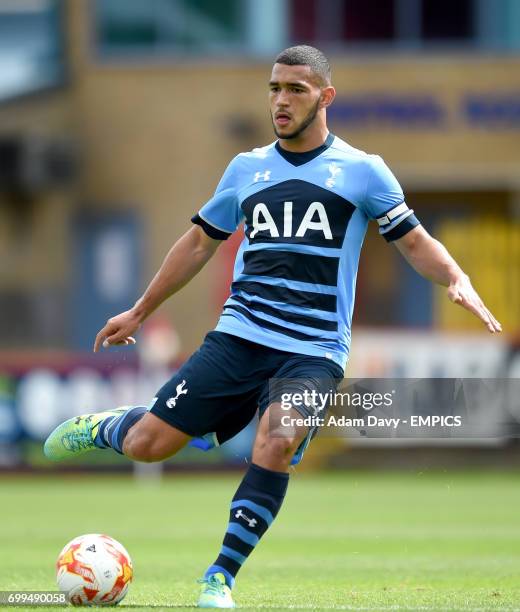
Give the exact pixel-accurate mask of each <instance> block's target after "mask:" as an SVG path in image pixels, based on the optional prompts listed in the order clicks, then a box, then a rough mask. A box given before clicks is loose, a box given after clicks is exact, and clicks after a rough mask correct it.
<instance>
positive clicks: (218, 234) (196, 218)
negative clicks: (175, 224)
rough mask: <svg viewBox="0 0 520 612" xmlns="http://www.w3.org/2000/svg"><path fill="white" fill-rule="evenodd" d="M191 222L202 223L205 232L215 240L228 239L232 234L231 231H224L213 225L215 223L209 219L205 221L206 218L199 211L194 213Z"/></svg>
mask: <svg viewBox="0 0 520 612" xmlns="http://www.w3.org/2000/svg"><path fill="white" fill-rule="evenodd" d="M191 222H192V223H194V224H195V225H200V227H202V229H203V230H204V232H205V233H206V234H207V235H208V236H209V237H210V238H213V239H214V240H227V239H228V238H229V237H230V236H231V232H224V231H222V230H221V229H217V228H216V227H213V225H211V224H210V223H208V222H207V221H204V219H203V218H202V217H201V216H200V215H199V214H198V213H197V214H196V215H193V217H192V218H191Z"/></svg>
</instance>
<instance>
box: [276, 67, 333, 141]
mask: <svg viewBox="0 0 520 612" xmlns="http://www.w3.org/2000/svg"><path fill="white" fill-rule="evenodd" d="M269 91H270V93H269V104H270V109H271V119H272V121H273V127H274V132H275V134H276V136H278V138H283V139H293V138H297V137H298V136H300V135H301V134H302V133H303V132H304V131H305V130H306V129H307V128H308V127H309V126H311V125H312V124H313V123H314V121H315V119H316V116H317V114H318V111H319V110H320V108H321V106H322V103H323V100H322V88H321V87H320V85H319V84H318V82H317V80H316V77H315V75H314V74H313V73H312V71H311V69H310V67H309V66H286V65H285V64H275V65H274V67H273V72H272V74H271V80H270V82H269Z"/></svg>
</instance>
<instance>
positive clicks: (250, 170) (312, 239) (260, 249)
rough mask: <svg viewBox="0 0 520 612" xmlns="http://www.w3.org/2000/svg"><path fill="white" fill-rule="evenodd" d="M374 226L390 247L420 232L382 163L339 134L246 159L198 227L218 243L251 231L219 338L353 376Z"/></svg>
mask: <svg viewBox="0 0 520 612" xmlns="http://www.w3.org/2000/svg"><path fill="white" fill-rule="evenodd" d="M370 219H375V220H377V223H378V224H379V232H380V233H381V234H382V235H383V236H384V237H385V238H386V239H387V240H388V241H392V240H396V239H397V238H400V237H401V236H404V235H405V234H406V233H407V232H409V231H410V230H411V229H413V228H414V227H415V226H416V225H418V224H419V221H418V220H417V218H416V217H415V215H414V214H413V210H411V209H409V208H408V206H407V205H406V204H405V202H404V195H403V191H402V189H401V187H400V185H399V183H398V182H397V179H396V178H395V177H394V175H393V174H392V172H391V171H390V170H389V169H388V167H387V166H386V165H385V163H384V162H383V160H382V159H381V158H380V157H379V156H377V155H368V154H366V153H364V152H363V151H359V150H358V149H355V148H353V147H351V146H350V145H348V144H347V143H346V142H344V141H343V140H341V139H340V138H338V137H337V136H334V135H332V134H329V136H328V138H327V140H326V141H325V143H324V144H323V145H322V146H321V147H318V148H317V149H314V150H312V151H308V152H305V153H291V152H288V151H285V150H284V149H282V148H281V146H280V145H279V143H278V142H275V143H272V144H270V145H268V146H266V147H261V148H258V149H253V151H251V152H248V153H240V154H239V155H237V157H235V158H234V159H233V160H232V161H231V163H230V164H229V166H228V168H227V169H226V171H225V173H224V175H223V177H222V179H221V181H220V183H219V185H218V187H217V190H216V193H215V195H214V197H213V198H212V199H211V200H210V201H209V202H207V203H206V204H205V205H204V206H203V207H202V208H201V210H200V211H199V213H198V214H197V215H195V216H194V217H193V219H192V221H193V222H194V223H197V224H199V225H201V226H202V227H203V229H204V230H205V231H206V233H207V234H208V235H210V236H211V237H213V238H217V239H226V238H227V237H229V236H230V235H231V234H232V233H233V232H234V231H235V230H236V229H237V228H238V226H239V225H240V224H241V223H242V222H244V223H245V228H244V229H245V238H244V240H243V241H242V244H241V245H240V248H239V250H238V253H237V257H236V261H235V267H234V273H233V282H232V285H231V295H230V296H229V298H228V300H227V301H226V303H225V305H224V309H223V312H222V315H221V316H220V319H219V322H218V324H217V327H216V330H217V331H221V332H225V333H228V334H232V335H234V336H239V337H241V338H245V339H247V340H250V341H252V342H257V343H259V344H262V345H266V346H270V347H273V348H275V349H279V350H283V351H289V352H292V353H300V354H304V355H314V356H321V357H326V358H328V359H332V360H334V361H335V362H337V363H338V364H339V365H340V366H341V367H343V368H344V367H345V365H346V361H347V358H348V353H349V346H350V338H351V326H352V312H353V308H354V296H355V288H356V276H357V270H358V262H359V255H360V251H361V245H362V243H363V239H364V236H365V232H366V229H367V225H368V221H369V220H370Z"/></svg>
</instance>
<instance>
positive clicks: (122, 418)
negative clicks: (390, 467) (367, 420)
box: [44, 46, 501, 608]
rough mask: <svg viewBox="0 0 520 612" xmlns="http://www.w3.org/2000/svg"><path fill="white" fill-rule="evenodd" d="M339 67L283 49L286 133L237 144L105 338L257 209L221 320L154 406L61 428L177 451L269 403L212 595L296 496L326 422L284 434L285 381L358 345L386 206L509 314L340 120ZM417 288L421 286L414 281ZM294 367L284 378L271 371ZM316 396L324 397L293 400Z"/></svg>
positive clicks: (126, 450) (124, 337)
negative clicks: (332, 117)
mask: <svg viewBox="0 0 520 612" xmlns="http://www.w3.org/2000/svg"><path fill="white" fill-rule="evenodd" d="M335 93H336V92H335V90H334V87H333V86H332V84H331V75H330V67H329V63H328V61H327V59H326V57H325V56H324V55H323V54H322V53H321V52H320V51H319V50H317V49H314V48H313V47H309V46H297V47H291V48H289V49H286V50H285V51H283V52H282V53H280V54H279V55H278V57H277V58H276V60H275V64H274V67H273V70H272V74H271V79H270V82H269V105H270V111H271V118H272V122H273V128H274V132H275V134H276V137H277V140H276V141H275V142H274V143H272V144H270V145H268V146H264V147H261V148H258V149H254V150H253V151H251V152H248V153H241V154H239V155H238V156H237V157H235V158H234V159H233V160H232V161H231V163H230V164H229V166H228V168H227V169H226V171H225V173H224V175H223V177H222V179H221V181H220V183H219V185H218V187H217V189H216V192H215V195H214V196H213V197H212V198H211V199H210V200H209V201H208V202H207V203H206V204H205V205H204V206H203V207H202V208H201V209H200V211H199V212H198V214H196V215H195V216H194V217H193V218H192V221H193V224H194V225H193V227H192V228H191V229H190V230H188V231H187V232H186V233H185V234H184V235H183V236H182V237H181V238H180V239H179V240H178V241H177V242H176V243H175V244H174V245H173V247H172V248H171V250H170V252H169V253H168V255H167V256H166V258H165V260H164V262H163V264H162V266H161V267H160V269H159V271H158V272H157V274H156V275H155V277H154V278H153V280H152V281H151V283H150V285H149V286H148V288H147V289H146V291H145V292H144V294H143V296H142V297H141V298H140V299H139V300H138V301H137V302H136V304H135V305H134V306H133V307H132V308H130V310H127V311H125V312H123V313H121V314H119V315H117V316H115V317H113V318H111V319H109V320H108V322H107V323H106V325H105V326H104V327H103V328H102V329H101V331H100V332H99V333H98V335H97V337H96V340H95V344H94V351H97V350H98V349H99V348H100V347H101V346H103V347H108V346H111V345H121V344H123V345H124V344H130V343H133V342H134V338H133V335H134V334H135V332H136V331H137V330H138V328H139V326H140V325H141V324H142V322H143V321H144V320H145V319H146V318H147V317H148V316H149V315H150V314H151V313H152V312H153V311H154V310H155V309H156V308H157V307H158V306H159V305H160V304H161V303H162V302H163V301H164V300H166V299H167V298H168V297H170V296H171V295H172V294H174V293H176V292H177V291H179V290H180V289H181V288H182V287H183V286H184V285H186V283H188V282H189V281H190V280H191V279H192V278H193V277H194V276H195V275H196V274H197V273H198V272H199V270H200V269H201V268H202V267H203V266H204V264H205V263H206V262H207V261H208V260H209V259H210V258H211V256H212V255H213V254H214V253H215V251H216V249H217V248H218V246H219V244H220V243H221V241H222V240H226V239H227V238H228V237H229V236H230V235H231V234H232V233H233V232H234V231H235V230H236V229H237V227H238V226H239V225H240V224H241V223H242V221H244V222H245V238H244V240H243V242H242V244H241V246H240V249H239V251H238V254H237V257H236V263H235V270H234V278H233V283H232V285H231V295H230V297H229V299H228V300H227V302H226V303H225V305H224V309H223V312H222V315H221V317H220V320H219V322H218V324H217V327H216V329H215V330H214V331H211V332H209V333H208V334H207V336H206V338H205V339H204V342H203V344H202V346H201V347H200V348H199V349H198V350H197V351H196V352H195V353H194V354H193V355H192V356H191V357H190V359H189V360H188V361H187V362H186V363H185V364H184V365H183V366H182V367H181V369H180V370H179V372H177V373H176V374H175V375H174V376H173V378H172V379H171V380H170V381H168V382H167V383H166V384H165V385H164V386H163V387H162V388H161V389H160V390H159V391H158V393H157V396H156V397H155V398H154V399H153V401H152V403H151V406H150V407H149V408H144V407H131V408H119V409H116V410H112V411H108V412H101V413H98V414H89V415H82V416H79V417H76V418H74V419H70V420H68V421H66V422H65V423H63V424H61V425H60V426H59V427H57V428H56V430H55V431H54V432H53V433H51V435H50V436H49V438H48V439H47V441H46V443H45V449H44V450H45V454H46V456H47V457H48V458H49V459H52V460H61V459H65V458H68V457H70V456H74V455H78V454H80V453H83V452H85V451H89V450H92V449H104V448H112V449H114V450H115V451H117V452H118V453H123V454H125V455H126V456H127V457H129V458H131V459H134V460H137V461H162V460H164V459H166V458H167V457H171V456H172V455H174V454H175V453H177V452H178V451H179V450H180V449H181V448H183V447H184V446H185V445H186V444H187V443H189V442H190V441H191V443H192V444H194V445H197V446H200V447H202V448H210V447H212V446H214V445H215V444H217V443H222V442H223V441H225V440H227V439H229V438H230V437H231V436H233V435H234V434H236V433H237V432H238V431H240V430H241V429H242V428H243V427H244V426H245V425H246V424H247V423H248V422H249V421H250V420H251V419H252V418H253V416H254V414H255V413H256V411H257V410H258V411H259V417H260V418H259V424H258V428H257V433H256V439H255V442H254V446H253V454H252V463H251V465H250V467H249V468H248V470H247V471H246V474H245V476H244V478H243V480H242V482H241V483H240V485H239V487H238V489H237V491H236V493H235V496H234V497H233V500H232V502H231V511H230V518H229V524H228V526H227V528H226V532H225V535H224V541H223V545H222V548H221V550H220V553H219V554H218V556H217V558H216V560H215V561H214V562H213V563H212V564H211V565H210V566H209V568H208V569H207V570H206V572H205V574H204V578H203V579H202V582H203V585H202V587H201V594H200V598H199V606H200V607H216V608H217V607H220V608H226V607H233V606H234V604H233V599H232V596H231V589H232V588H233V584H234V581H235V576H236V574H237V572H238V571H239V569H240V567H241V566H242V565H243V563H244V562H245V561H246V559H247V557H248V556H249V554H250V553H251V552H252V551H253V549H254V548H255V546H256V545H257V544H258V542H259V540H260V538H261V537H262V536H263V534H264V533H265V532H266V531H267V529H268V528H269V526H270V525H271V523H272V522H273V520H274V518H275V517H276V515H277V513H278V511H279V510H280V507H281V505H282V502H283V499H284V496H285V492H286V489H287V484H288V480H289V474H288V468H289V465H290V464H291V462H293V463H296V462H298V461H299V460H300V459H301V457H302V454H303V451H304V450H305V447H306V446H307V444H308V442H309V440H310V438H311V437H312V434H313V433H314V431H313V429H312V428H307V427H303V426H302V427H296V428H294V429H292V430H289V431H288V432H286V435H284V436H274V435H270V428H269V423H270V421H269V417H270V415H271V414H274V413H275V412H276V411H277V410H278V409H279V407H280V394H279V392H280V389H284V390H285V391H287V389H289V390H290V391H293V392H296V391H302V390H307V391H309V392H312V391H313V390H314V391H318V392H319V391H322V390H330V388H334V385H335V382H336V380H337V379H340V378H342V376H343V372H344V368H345V364H346V361H347V356H348V351H349V344H350V330H351V321H352V311H353V303H354V289H355V281H356V274H357V267H358V260H359V253H360V250H361V244H362V242H363V237H364V235H365V231H366V228H367V224H368V222H369V220H370V219H374V220H375V221H376V222H377V224H378V225H379V232H380V234H381V235H382V236H383V237H384V238H385V239H386V240H387V241H389V242H392V243H393V244H394V245H395V246H396V247H397V248H398V249H399V251H400V252H401V253H402V254H403V255H404V257H406V259H407V260H408V261H409V263H410V264H411V265H412V266H413V267H414V268H415V269H416V270H417V271H418V272H419V273H420V274H422V275H423V276H425V277H427V278H429V279H431V280H432V281H433V282H436V283H440V284H441V285H444V286H446V287H448V297H449V298H450V299H451V300H452V301H453V302H455V303H456V304H459V305H461V306H463V307H464V308H466V309H467V310H469V311H470V312H471V313H473V314H474V315H476V316H477V317H478V318H479V319H481V321H482V322H483V324H484V325H485V326H486V327H487V329H488V330H489V331H490V332H491V333H494V332H498V331H500V330H501V327H500V324H499V323H498V321H497V320H496V319H495V318H494V317H493V315H492V314H491V313H490V311H489V310H488V309H487V308H486V306H485V305H484V304H483V303H482V300H481V299H480V298H479V296H478V295H477V293H476V292H475V290H474V289H473V287H472V285H471V283H470V280H469V278H468V276H466V274H464V272H463V271H462V270H461V269H460V267H459V266H458V265H457V264H456V262H455V261H454V260H453V259H452V257H451V256H450V255H449V254H448V252H447V251H446V249H445V248H444V247H443V246H442V245H441V244H440V243H439V242H438V241H436V240H435V239H433V238H432V237H431V236H430V235H429V234H428V233H427V232H426V231H425V230H424V228H423V227H422V226H421V225H420V223H419V221H418V220H417V218H416V216H415V215H414V213H413V211H412V210H411V209H410V208H408V206H407V204H406V203H405V200H404V196H403V192H402V189H401V187H400V185H399V183H398V182H397V180H396V178H395V177H394V175H393V174H392V173H391V171H390V170H389V169H388V167H387V166H386V165H385V163H384V162H383V160H382V159H381V158H380V157H378V156H376V155H368V154H366V153H364V152H363V151H359V150H357V149H355V148H353V147H351V146H350V145H348V144H347V143H346V142H344V141H343V140H341V139H340V138H338V137H337V136H334V135H333V134H331V133H330V132H329V130H328V128H327V121H326V113H327V107H328V106H329V105H330V104H332V102H333V100H334V96H335ZM411 299H413V296H411ZM271 379H275V380H277V381H282V382H283V381H286V384H282V385H281V387H280V386H278V387H277V386H276V385H274V386H273V388H272V389H270V388H269V381H270V380H271ZM315 412H316V406H313V405H312V402H307V405H304V406H302V405H298V406H296V405H293V407H292V408H291V409H290V410H289V412H288V414H289V415H290V416H295V417H297V416H300V415H303V416H308V415H313V414H315Z"/></svg>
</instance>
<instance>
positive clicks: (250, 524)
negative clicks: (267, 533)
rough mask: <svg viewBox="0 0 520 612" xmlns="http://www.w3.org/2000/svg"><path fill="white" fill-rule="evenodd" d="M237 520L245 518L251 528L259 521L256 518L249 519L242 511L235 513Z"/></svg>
mask: <svg viewBox="0 0 520 612" xmlns="http://www.w3.org/2000/svg"><path fill="white" fill-rule="evenodd" d="M235 518H243V519H244V521H246V522H247V524H248V525H249V527H254V526H255V525H256V524H257V523H258V521H257V520H256V519H255V518H252V519H250V518H249V517H247V516H246V515H245V514H244V513H243V512H242V510H237V511H236V512H235Z"/></svg>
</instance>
